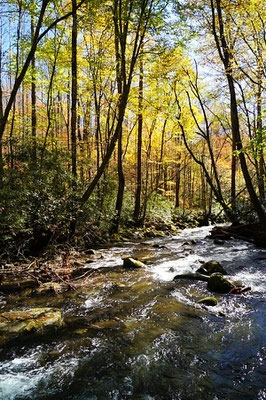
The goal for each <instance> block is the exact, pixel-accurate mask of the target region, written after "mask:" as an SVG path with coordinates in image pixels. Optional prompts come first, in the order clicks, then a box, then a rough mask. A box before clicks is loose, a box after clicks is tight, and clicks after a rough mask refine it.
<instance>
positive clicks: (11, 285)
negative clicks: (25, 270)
mask: <svg viewBox="0 0 266 400" xmlns="http://www.w3.org/2000/svg"><path fill="white" fill-rule="evenodd" d="M37 286H39V284H38V282H37V280H36V279H32V278H12V280H11V281H10V280H2V282H1V284H0V291H1V292H13V291H21V290H24V289H30V288H31V289H33V288H35V287H37Z"/></svg>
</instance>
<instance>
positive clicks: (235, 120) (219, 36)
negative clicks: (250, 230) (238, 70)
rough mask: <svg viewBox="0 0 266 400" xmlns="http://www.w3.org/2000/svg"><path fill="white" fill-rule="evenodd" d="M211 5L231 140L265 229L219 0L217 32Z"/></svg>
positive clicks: (254, 206)
mask: <svg viewBox="0 0 266 400" xmlns="http://www.w3.org/2000/svg"><path fill="white" fill-rule="evenodd" d="M211 7H212V18H213V21H212V25H213V26H212V27H213V34H214V38H215V42H216V46H217V49H218V52H219V55H220V58H221V60H222V62H223V65H224V69H225V74H226V78H227V82H228V87H229V93H230V110H231V128H232V136H233V140H234V141H235V143H236V149H237V150H238V152H239V160H240V165H241V170H242V173H243V176H244V180H245V183H246V187H247V190H248V193H249V197H250V200H251V203H252V205H253V208H254V210H255V211H256V213H257V215H258V218H259V221H260V223H261V225H262V226H263V227H264V228H265V229H266V212H265V211H264V209H263V207H262V204H261V203H260V201H259V199H258V196H257V194H256V192H255V189H254V186H253V184H252V181H251V177H250V174H249V171H248V167H247V162H246V157H245V154H244V152H243V145H242V140H241V135H240V128H239V116H238V109H237V99H236V92H235V85H234V79H233V68H232V54H231V51H232V49H231V50H230V46H229V45H228V43H227V41H226V38H225V34H224V21H223V14H222V8H221V0H216V9H217V14H218V28H219V33H218V32H217V29H216V19H215V7H214V0H211Z"/></svg>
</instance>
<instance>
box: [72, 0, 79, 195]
mask: <svg viewBox="0 0 266 400" xmlns="http://www.w3.org/2000/svg"><path fill="white" fill-rule="evenodd" d="M72 18H73V22H72V56H71V68H72V77H71V78H72V88H71V95H72V96H71V160H72V174H73V182H74V187H76V178H77V136H76V128H77V30H78V28H77V1H76V0H72Z"/></svg>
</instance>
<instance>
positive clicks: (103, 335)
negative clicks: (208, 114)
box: [0, 228, 266, 400]
mask: <svg viewBox="0 0 266 400" xmlns="http://www.w3.org/2000/svg"><path fill="white" fill-rule="evenodd" d="M208 231H209V228H198V229H193V230H190V229H187V230H185V231H184V232H182V234H181V235H179V236H177V237H174V238H166V239H165V238H160V239H159V240H156V246H154V241H153V242H150V243H149V242H146V243H144V244H142V245H138V244H126V245H122V244H121V246H119V245H118V246H116V247H113V248H111V249H104V250H102V252H101V253H102V256H103V257H102V258H99V259H98V261H97V265H98V266H99V267H101V268H105V267H110V266H112V267H113V268H108V269H106V271H107V272H106V273H102V274H99V275H97V276H96V277H95V278H94V279H93V280H92V281H91V282H90V283H88V285H87V286H85V287H82V288H80V289H79V290H78V291H77V292H75V293H64V294H62V295H58V296H50V297H47V296H46V297H41V298H27V297H25V298H16V299H13V303H12V301H11V300H10V301H9V303H8V304H7V306H8V308H9V309H12V308H16V309H18V308H27V307H34V306H35V307H38V306H44V305H45V306H55V307H59V308H60V309H61V310H62V313H63V315H64V318H65V322H66V325H65V328H64V329H62V330H61V331H59V332H57V334H56V335H53V336H50V337H45V338H44V337H43V338H41V339H38V340H36V341H34V342H33V341H31V342H29V341H28V342H25V343H21V344H19V345H18V344H16V345H14V346H9V347H6V348H5V349H3V350H2V352H1V353H0V360H1V365H0V399H2V400H26V399H42V400H45V399H47V400H53V399H56V400H61V399H62V400H70V399H73V400H94V399H95V400H98V399H99V400H105V399H106V400H107V399H117V400H120V399H132V400H139V399H143V400H153V399H154V400H168V399H169V400H170V399H174V400H175V399H181V400H192V399H193V400H194V399H199V400H216V399H217V400H230V399H235V398H239V399H241V400H242V399H243V400H249V399H250V400H252V399H258V400H263V399H266V361H265V360H266V340H265V339H266V333H265V327H266V313H265V311H266V306H265V289H266V278H265V254H266V253H265V250H261V249H260V250H259V249H256V248H255V247H254V246H253V245H252V244H249V243H245V242H242V241H230V242H225V243H224V244H219V245H215V244H214V242H213V241H212V240H208V239H205V237H206V236H207V234H208ZM125 255H126V256H128V255H130V256H134V257H138V258H140V259H142V260H144V261H148V262H147V267H146V268H145V269H141V270H132V271H128V270H124V269H123V268H121V267H117V266H118V265H121V264H122V260H121V257H123V256H125ZM210 259H216V260H218V261H220V262H221V263H222V264H223V265H224V266H225V267H226V269H227V270H228V272H229V274H230V276H229V277H230V278H231V279H232V280H242V281H243V282H244V283H245V285H248V286H251V287H252V291H251V292H250V293H248V294H246V295H242V296H232V295H219V296H217V298H218V305H217V306H215V307H212V308H207V307H202V306H199V305H198V304H197V301H198V300H199V299H200V298H202V297H204V296H207V295H209V292H208V291H207V288H206V283H205V282H192V283H191V282H190V281H179V282H175V283H173V282H172V279H173V277H174V276H175V275H176V274H177V273H183V272H188V271H190V272H191V271H192V272H194V271H195V270H196V269H197V268H198V267H199V266H200V265H201V262H202V261H207V260H210Z"/></svg>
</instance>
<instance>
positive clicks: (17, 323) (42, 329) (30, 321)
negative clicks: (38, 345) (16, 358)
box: [0, 308, 62, 346]
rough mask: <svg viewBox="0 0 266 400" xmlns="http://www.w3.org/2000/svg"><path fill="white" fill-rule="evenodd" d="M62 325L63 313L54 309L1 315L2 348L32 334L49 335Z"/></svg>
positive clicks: (39, 309) (36, 309)
mask: <svg viewBox="0 0 266 400" xmlns="http://www.w3.org/2000/svg"><path fill="white" fill-rule="evenodd" d="M61 325H62V316H61V312H60V311H59V310H58V309H54V308H33V309H29V310H23V311H9V312H3V313H1V314H0V346H3V345H4V344H5V343H7V342H9V341H11V340H14V339H17V338H20V337H24V336H28V335H30V334H44V333H48V332H49V331H53V330H54V329H56V328H59V327H60V326H61Z"/></svg>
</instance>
